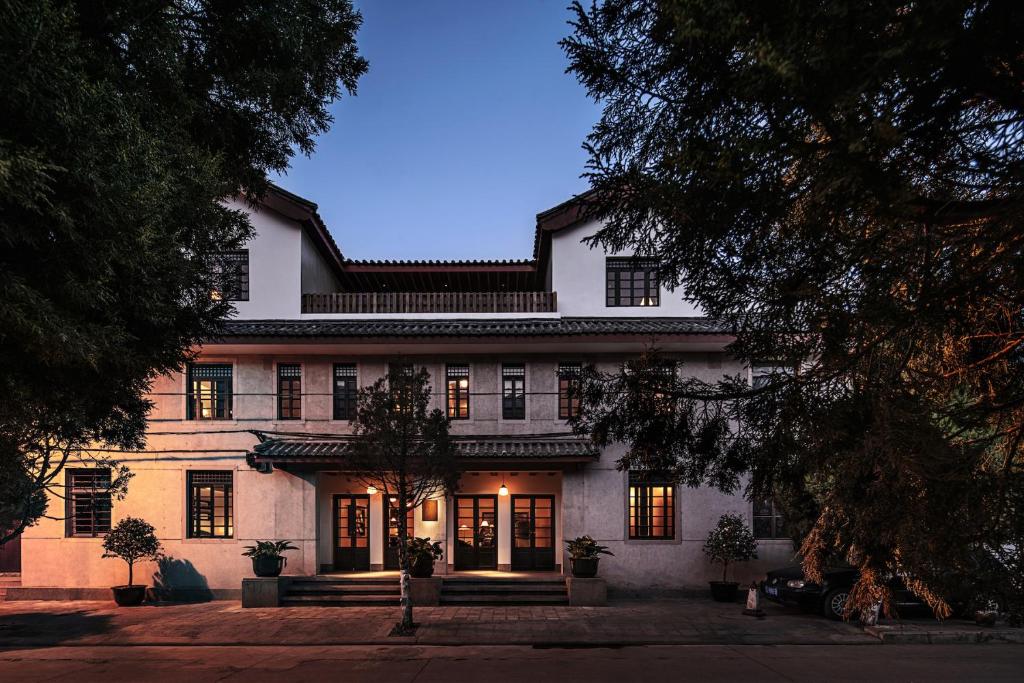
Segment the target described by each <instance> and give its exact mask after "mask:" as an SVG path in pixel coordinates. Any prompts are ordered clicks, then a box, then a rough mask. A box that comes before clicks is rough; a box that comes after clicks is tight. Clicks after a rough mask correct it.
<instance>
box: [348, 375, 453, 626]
mask: <svg viewBox="0 0 1024 683" xmlns="http://www.w3.org/2000/svg"><path fill="white" fill-rule="evenodd" d="M430 394H431V386H430V375H429V374H428V373H427V370H426V369H425V368H420V369H419V370H414V369H413V367H412V366H411V365H404V364H393V365H392V366H391V367H390V368H389V369H388V374H387V375H386V376H384V377H381V378H380V379H378V380H377V381H376V382H374V383H373V384H372V385H370V386H368V387H364V388H362V389H360V390H359V396H358V398H357V404H356V406H357V407H356V420H355V423H354V425H353V429H352V432H353V437H352V441H351V444H350V448H349V453H350V455H351V457H350V463H351V468H352V471H353V472H355V473H358V474H359V476H360V477H362V482H363V484H364V485H366V486H374V487H376V488H377V489H378V490H379V491H380V492H381V494H382V495H383V496H384V497H385V498H388V499H394V506H395V507H394V513H395V514H396V515H397V519H396V522H397V525H398V565H399V571H400V577H401V578H400V582H401V595H402V597H401V604H402V621H401V622H400V623H399V624H398V625H397V626H396V632H397V633H399V634H404V633H410V632H411V631H412V630H413V628H414V627H415V624H414V623H413V616H412V608H413V605H412V600H411V598H410V595H409V569H410V567H409V548H408V545H409V529H408V524H407V515H408V512H409V511H410V510H414V509H416V508H417V507H419V506H420V505H422V504H423V502H424V501H426V500H428V499H430V498H436V497H438V496H446V495H448V494H449V493H451V492H452V491H454V490H455V487H456V485H457V484H458V480H459V470H458V467H457V465H456V461H455V454H456V451H455V446H454V444H453V443H452V441H451V438H450V437H449V434H448V418H447V417H445V415H444V413H443V412H442V411H441V410H439V409H437V408H435V409H433V410H430V409H429V406H430Z"/></svg>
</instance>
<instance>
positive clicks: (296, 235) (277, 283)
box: [228, 200, 303, 320]
mask: <svg viewBox="0 0 1024 683" xmlns="http://www.w3.org/2000/svg"><path fill="white" fill-rule="evenodd" d="M228 204H229V206H230V207H231V208H233V209H239V210H242V211H246V212H248V213H249V220H250V221H251V223H252V227H253V230H254V231H255V233H256V234H255V237H253V239H251V240H250V241H249V242H248V243H247V244H246V245H245V248H246V249H248V250H249V300H248V301H236V302H234V307H235V318H237V319H242V320H246V319H248V320H265V319H266V320H273V319H280V318H296V317H298V315H299V311H300V306H301V301H302V296H301V295H302V267H301V264H302V251H303V250H302V239H303V234H302V227H301V226H300V225H299V223H298V222H297V221H293V220H290V219H288V218H285V217H284V216H282V215H281V214H279V213H277V212H275V211H272V210H270V209H260V210H253V209H252V208H251V207H249V206H248V205H247V204H246V203H245V202H241V201H237V200H233V201H231V202H229V203H228Z"/></svg>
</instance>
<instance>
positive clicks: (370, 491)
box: [366, 484, 377, 496]
mask: <svg viewBox="0 0 1024 683" xmlns="http://www.w3.org/2000/svg"><path fill="white" fill-rule="evenodd" d="M366 492H367V493H368V494H370V495H371V496H375V495H377V487H376V486H374V485H373V484H370V485H369V486H367V487H366Z"/></svg>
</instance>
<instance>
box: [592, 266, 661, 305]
mask: <svg viewBox="0 0 1024 683" xmlns="http://www.w3.org/2000/svg"><path fill="white" fill-rule="evenodd" d="M605 305H606V306H607V307H609V308H623V307H643V308H649V307H653V306H660V305H661V289H660V284H659V278H658V262H657V261H655V260H654V259H649V258H638V257H615V256H609V257H608V258H607V259H606V260H605Z"/></svg>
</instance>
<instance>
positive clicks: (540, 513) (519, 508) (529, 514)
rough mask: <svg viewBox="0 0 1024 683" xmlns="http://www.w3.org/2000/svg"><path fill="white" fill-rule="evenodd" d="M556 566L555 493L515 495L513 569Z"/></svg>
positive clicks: (544, 569) (550, 569)
mask: <svg viewBox="0 0 1024 683" xmlns="http://www.w3.org/2000/svg"><path fill="white" fill-rule="evenodd" d="M554 568H555V497H554V496H512V569H513V570H516V571H528V570H539V571H553V570H554Z"/></svg>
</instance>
